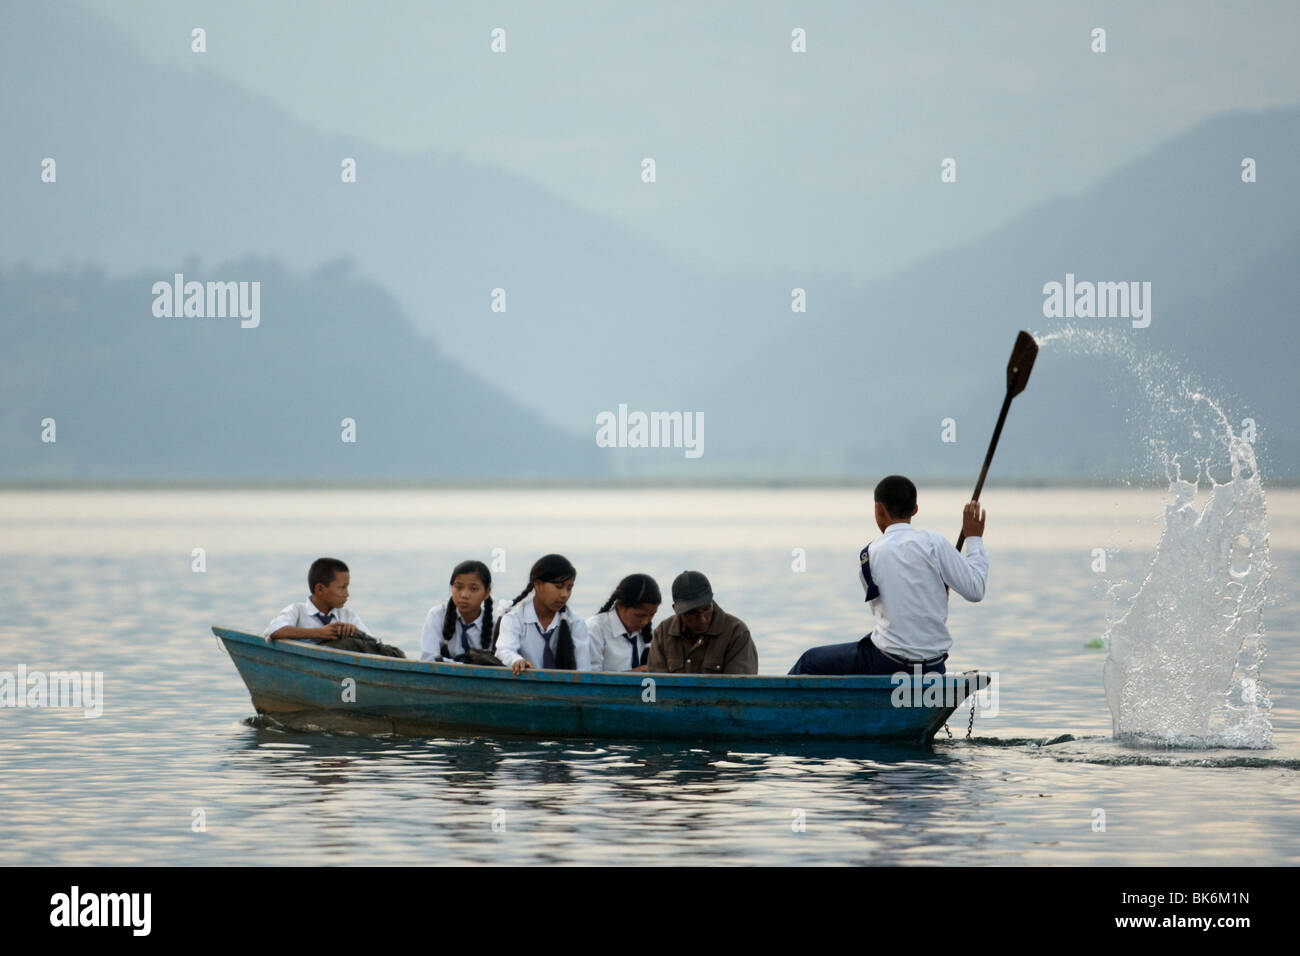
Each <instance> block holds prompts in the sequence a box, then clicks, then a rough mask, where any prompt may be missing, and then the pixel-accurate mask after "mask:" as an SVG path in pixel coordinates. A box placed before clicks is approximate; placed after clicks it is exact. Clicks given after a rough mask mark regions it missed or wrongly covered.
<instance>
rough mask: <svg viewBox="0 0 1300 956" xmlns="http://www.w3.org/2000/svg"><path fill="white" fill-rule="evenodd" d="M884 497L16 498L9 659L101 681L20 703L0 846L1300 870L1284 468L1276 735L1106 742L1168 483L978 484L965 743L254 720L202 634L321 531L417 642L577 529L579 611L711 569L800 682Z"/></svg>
mask: <svg viewBox="0 0 1300 956" xmlns="http://www.w3.org/2000/svg"><path fill="white" fill-rule="evenodd" d="M963 497H964V493H963V492H961V491H945V490H930V489H926V488H922V489H921V501H920V506H921V512H920V514H919V515H918V516H917V519H916V523H917V524H918V525H920V526H922V527H928V528H933V529H935V530H940V531H943V532H944V533H946V534H948V535H950V536H955V534H956V532H957V531H958V530H959V527H960V505H961V501H962V499H963ZM870 499H871V495H870V489H869V488H865V489H824V488H796V489H751V488H735V489H677V490H667V491H665V490H659V489H657V490H635V489H618V490H593V489H549V490H541V491H534V492H524V491H518V490H455V489H440V490H413V489H402V490H393V491H382V490H360V491H338V490H334V491H302V492H290V491H279V490H256V491H206V490H205V491H136V492H127V491H114V492H91V491H85V492H82V491H61V492H35V491H31V492H26V491H9V492H0V569H3V578H2V583H0V671H9V672H15V671H17V669H18V667H19V666H20V665H21V666H24V667H26V668H27V669H28V670H29V671H34V670H43V671H51V670H71V669H76V670H82V671H102V672H103V680H104V685H103V686H104V701H103V713H102V716H100V717H98V718H90V719H87V718H85V717H83V716H82V714H81V712H80V711H66V710H53V709H36V708H5V709H0V768H3V769H2V771H0V864H3V865H14V864H22V865H28V864H69V865H94V864H128V865H130V864H234V863H265V864H282V863H295V864H322V863H348V864H359V863H373V864H428V863H460V862H481V863H543V862H545V863H634V864H676V865H681V864H692V863H785V864H805V863H839V864H863V863H866V864H870V863H944V864H949V863H950V864H1157V865H1169V864H1177V865H1220V864H1296V863H1298V862H1300V812H1297V811H1300V788H1298V787H1297V786H1296V784H1297V771H1298V770H1300V710H1298V709H1297V700H1300V651H1297V641H1296V637H1297V625H1296V622H1297V620H1300V616H1298V614H1297V612H1298V611H1300V604H1298V603H1297V595H1296V593H1295V590H1294V588H1293V585H1292V582H1294V581H1295V580H1296V572H1297V570H1298V569H1300V492H1297V491H1291V490H1282V491H1270V492H1269V493H1268V510H1269V528H1270V545H1271V552H1272V561H1273V565H1274V569H1273V574H1272V578H1271V580H1270V583H1269V593H1270V595H1271V600H1270V604H1269V606H1268V607H1267V608H1266V610H1265V612H1264V622H1265V626H1266V637H1265V642H1266V645H1267V648H1268V656H1267V657H1266V659H1265V661H1264V664H1263V667H1262V671H1261V673H1262V677H1263V680H1264V683H1265V684H1266V685H1267V687H1268V688H1269V691H1270V693H1271V695H1272V701H1273V709H1272V726H1273V738H1272V743H1273V746H1272V747H1271V748H1266V749H1241V750H1226V749H1218V750H1206V751H1193V750H1178V749H1168V748H1164V749H1162V748H1143V747H1131V746H1124V745H1121V744H1119V743H1117V742H1115V741H1114V740H1112V738H1111V716H1110V712H1109V710H1108V708H1107V703H1106V694H1105V690H1104V688H1103V685H1102V666H1103V662H1104V661H1105V658H1106V651H1105V650H1104V649H1097V648H1089V647H1087V646H1086V645H1087V644H1088V643H1089V642H1090V641H1093V640H1094V639H1096V638H1098V637H1099V636H1100V635H1101V634H1102V633H1104V632H1105V630H1106V624H1107V621H1108V619H1109V618H1110V617H1113V616H1114V615H1115V614H1116V612H1117V611H1118V610H1119V609H1122V607H1123V600H1124V598H1126V597H1127V596H1129V595H1131V594H1132V592H1133V591H1134V590H1135V588H1136V586H1137V585H1138V584H1139V583H1140V582H1141V581H1142V579H1143V577H1144V576H1145V573H1146V570H1147V568H1148V566H1149V564H1150V561H1151V555H1152V551H1153V548H1154V546H1155V544H1156V542H1157V540H1158V539H1159V537H1160V533H1161V529H1162V527H1163V520H1164V519H1163V511H1162V507H1163V502H1164V500H1165V496H1164V495H1163V494H1162V493H1159V492H1147V491H1135V490H1100V489H1091V490H1057V489H1054V490H1022V489H1014V490H999V489H992V490H989V491H987V492H986V493H985V495H984V501H985V504H986V507H987V508H988V511H989V525H988V531H987V535H986V543H987V546H988V548H989V551H990V555H991V562H992V568H991V572H990V576H989V583H988V593H987V596H986V599H985V600H984V602H983V603H981V604H978V605H970V604H966V603H965V602H963V601H961V600H960V599H959V598H957V597H954V599H953V605H952V613H951V617H950V621H949V624H950V627H951V629H952V632H953V636H954V641H955V644H954V649H953V654H952V658H951V660H950V662H949V663H950V670H965V669H970V668H975V667H978V668H980V669H982V670H989V671H997V672H998V673H999V675H1000V700H999V712H998V714H997V716H995V717H992V716H988V717H986V716H983V715H981V716H978V717H977V719H976V723H975V732H974V737H973V739H971V740H967V739H965V733H966V710H965V709H963V710H962V711H959V713H958V714H957V715H954V718H953V722H952V731H953V734H954V736H953V738H952V739H948V738H946V737H945V736H944V735H943V734H942V732H941V734H940V736H939V737H938V738H937V739H936V741H935V744H934V746H933V747H932V748H929V749H925V748H907V747H885V746H879V745H866V744H863V745H852V746H845V745H840V746H829V745H823V746H819V747H798V746H789V747H785V746H781V747H778V746H772V745H764V744H762V743H760V742H756V743H754V744H749V745H745V746H744V747H740V748H736V747H731V746H715V747H710V746H707V745H694V746H692V745H677V744H659V745H646V744H631V743H628V744H619V743H599V742H592V741H563V742H560V741H528V740H510V739H500V740H497V739H474V740H463V739H416V738H402V737H391V736H390V737H380V738H365V737H356V736H330V735H324V734H300V733H292V732H286V731H282V730H279V729H275V728H274V727H271V726H263V725H262V724H261V722H258V721H255V720H250V718H251V717H253V709H252V705H251V703H250V701H249V698H248V693H247V691H246V690H245V688H244V686H243V684H242V682H241V681H240V679H239V677H238V675H237V674H236V672H235V669H234V667H233V665H232V664H231V662H230V660H229V658H228V657H227V656H226V655H225V653H224V652H223V650H222V649H221V648H220V646H219V645H218V643H217V642H216V640H215V638H214V637H213V636H212V633H211V631H210V630H209V628H210V627H211V626H212V625H213V624H222V625H228V626H231V627H235V628H239V629H242V630H252V631H257V632H260V631H261V630H262V628H263V627H264V626H265V624H266V622H267V621H268V620H269V619H270V618H271V617H272V616H273V615H274V613H275V612H276V611H278V610H279V609H280V608H281V607H283V606H284V605H285V604H287V603H289V602H290V601H297V600H304V599H305V593H306V583H305V578H306V570H307V565H308V563H309V562H310V561H311V559H312V558H314V557H316V556H318V555H321V554H330V555H334V556H337V557H341V558H343V559H344V560H345V561H347V562H348V563H349V565H350V566H351V570H352V575H351V578H352V586H351V594H352V597H351V604H352V606H353V607H354V608H355V609H356V610H357V611H358V612H359V613H360V614H361V615H362V616H363V617H364V618H365V619H366V622H367V623H368V625H369V626H370V628H371V629H372V631H374V632H375V633H376V634H377V635H378V636H380V637H382V638H384V639H385V640H388V641H390V642H392V643H396V644H398V645H399V646H401V647H403V648H404V649H405V650H406V651H407V653H408V655H411V656H417V655H418V649H419V632H420V627H421V625H422V623H423V620H424V617H425V614H426V612H427V611H428V609H429V607H430V606H431V605H432V604H434V603H438V602H440V601H442V600H443V599H444V597H445V595H446V592H447V587H446V584H447V577H448V575H449V574H450V571H451V568H452V566H453V565H454V564H455V563H456V562H458V561H460V560H462V559H464V558H467V557H478V558H481V559H483V560H486V561H489V562H490V561H491V557H492V554H493V550H494V549H501V551H500V552H499V554H500V555H502V556H503V557H504V561H505V570H504V571H503V572H500V573H499V574H498V575H497V580H496V582H495V583H496V587H495V596H496V597H497V598H498V599H500V600H502V601H504V600H508V599H509V598H511V597H513V596H514V595H515V594H516V593H518V591H519V590H521V589H522V587H523V586H524V584H525V581H524V578H525V576H526V574H527V570H528V567H529V565H530V564H531V563H532V561H533V560H534V559H535V558H536V557H538V556H539V555H541V554H543V553H545V552H548V551H559V552H562V553H564V554H565V555H567V556H568V557H569V558H570V560H572V561H573V563H574V564H575V565H576V567H577V568H578V580H577V586H576V589H575V592H574V596H573V601H572V604H573V606H574V607H575V609H577V610H578V611H579V612H580V613H582V614H584V615H588V614H591V613H594V611H595V610H596V609H597V608H598V607H599V606H600V604H602V603H603V602H604V600H605V599H606V598H607V597H608V595H609V592H610V591H611V589H612V588H613V586H614V585H615V584H616V583H617V581H618V579H619V577H620V576H621V575H623V574H625V573H628V572H631V571H646V572H649V573H651V574H653V575H655V577H656V578H657V579H658V580H659V582H660V584H661V586H662V587H663V588H664V589H665V590H667V588H668V587H669V585H670V584H671V580H672V578H673V576H674V575H675V574H677V573H678V572H680V571H682V570H684V569H686V568H698V569H700V570H703V571H704V572H705V573H707V574H708V575H709V577H710V579H711V581H712V583H713V586H714V591H715V594H716V597H717V600H718V603H719V604H720V605H721V606H723V607H725V608H726V609H727V610H728V611H730V612H732V613H734V614H737V615H738V616H740V617H741V618H743V619H744V620H746V621H747V622H748V624H749V625H750V629H751V631H752V632H753V634H754V637H755V640H756V642H757V645H758V650H759V660H760V670H761V672H763V673H784V672H785V671H786V670H787V669H788V668H789V667H790V665H791V664H792V663H793V662H794V660H795V658H796V657H797V656H798V655H799V653H800V652H801V651H802V650H804V649H805V648H806V647H808V646H811V645H814V644H820V643H827V642H832V641H845V640H851V639H856V638H858V637H860V636H861V635H862V634H864V633H865V632H866V631H867V630H869V629H870V619H869V614H868V611H867V608H866V606H865V605H864V603H863V600H862V592H861V588H860V586H859V584H858V581H857V553H858V550H859V549H860V548H861V547H862V545H863V544H864V543H865V542H866V541H867V540H869V539H870V538H872V537H874V536H875V535H876V534H877V533H878V532H877V531H876V529H875V526H874V523H873V521H872V519H871V500H870ZM197 548H201V549H203V555H204V561H205V562H206V569H205V570H203V571H202V572H196V571H195V570H194V561H195V558H194V556H193V555H194V549H197ZM1094 549H1104V550H1105V552H1106V569H1105V571H1094V570H1093V565H1094V562H1095V561H1096V557H1095V554H1094ZM801 563H802V564H803V565H804V566H805V568H806V569H805V570H796V567H797V566H798V565H800V564H801ZM1108 590H1112V591H1113V592H1114V594H1112V595H1111V596H1108ZM664 611H665V612H666V611H667V607H666V605H665V608H664ZM661 616H662V612H661ZM1166 692H1167V693H1170V694H1177V693H1179V688H1178V687H1176V686H1172V685H1171V686H1170V687H1169V688H1167V689H1166ZM1066 734H1068V735H1071V736H1073V737H1074V738H1075V739H1074V740H1070V741H1065V742H1061V743H1055V744H1050V745H1044V743H1043V742H1044V741H1047V740H1050V739H1053V738H1056V737H1059V736H1061V735H1066ZM198 811H201V814H200V813H198ZM502 811H503V813H502ZM1097 811H1104V822H1105V829H1104V831H1102V830H1099V829H1098V828H1097V827H1096V825H1095V821H1097V820H1098V819H1100V816H1099V814H1098V812H1097ZM200 817H201V819H202V821H203V824H204V827H205V828H204V829H203V830H202V831H199V832H196V830H195V829H194V827H193V825H192V824H193V821H194V820H195V819H197V818H200ZM800 819H802V820H803V821H804V826H803V827H802V828H799V827H798V826H796V825H795V824H796V823H797V821H798V820H800ZM494 822H496V824H497V826H496V827H495V828H494V826H493V824H494ZM502 824H504V825H502Z"/></svg>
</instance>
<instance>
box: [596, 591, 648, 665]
mask: <svg viewBox="0 0 1300 956" xmlns="http://www.w3.org/2000/svg"><path fill="white" fill-rule="evenodd" d="M662 601H663V596H662V595H661V594H660V593H659V585H658V584H657V583H656V582H655V579H654V578H652V577H650V575H648V574H629V575H628V576H627V577H625V578H624V579H623V580H622V581H619V582H618V587H617V588H615V589H614V593H613V594H611V595H610V596H609V600H608V601H606V602H605V606H604V607H602V608H601V609H600V610H599V611H598V612H597V613H596V614H595V615H593V616H592V617H589V618H587V633H588V634H589V635H591V669H592V670H594V671H643V670H646V669H647V665H646V660H647V659H648V658H649V656H650V640H651V638H652V637H653V635H652V634H651V632H650V622H651V621H653V620H654V617H655V612H656V611H658V610H659V604H660V602H662Z"/></svg>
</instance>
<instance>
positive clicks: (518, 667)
mask: <svg viewBox="0 0 1300 956" xmlns="http://www.w3.org/2000/svg"><path fill="white" fill-rule="evenodd" d="M577 578H578V572H577V571H576V570H574V567H573V565H572V564H570V563H569V559H568V558H566V557H564V556H563V555H560V554H547V555H544V556H542V557H540V558H538V559H537V563H535V564H534V565H533V567H532V569H531V570H530V571H529V572H528V582H529V583H528V587H526V588H524V589H523V590H522V591H521V592H519V596H518V597H516V598H515V600H514V602H513V603H512V604H511V605H510V610H509V611H507V612H506V613H505V615H504V616H503V617H502V618H501V620H499V621H498V622H497V626H496V627H497V639H496V655H497V657H499V658H500V659H501V663H502V664H504V665H505V666H506V667H509V668H510V671H511V673H513V674H514V675H515V676H518V675H519V674H522V673H523V672H524V671H525V670H527V669H528V668H530V667H544V668H552V667H553V668H559V669H560V670H579V671H586V670H591V648H590V641H589V640H588V637H587V625H586V624H585V623H584V622H583V620H582V618H580V617H578V615H576V614H574V613H573V612H572V611H570V610H569V596H570V595H572V594H573V583H574V581H576V580H577ZM531 592H536V593H534V594H533V597H532V600H529V601H525V600H524V598H525V597H527V596H528V595H529V593H531Z"/></svg>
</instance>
